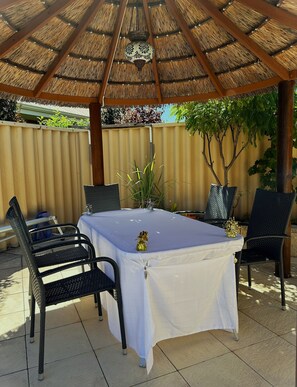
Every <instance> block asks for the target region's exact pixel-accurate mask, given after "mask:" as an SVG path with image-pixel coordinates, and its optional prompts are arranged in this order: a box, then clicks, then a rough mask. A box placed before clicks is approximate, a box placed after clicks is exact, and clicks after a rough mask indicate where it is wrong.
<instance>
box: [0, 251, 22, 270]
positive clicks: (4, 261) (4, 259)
mask: <svg viewBox="0 0 297 387" xmlns="http://www.w3.org/2000/svg"><path fill="white" fill-rule="evenodd" d="M21 267H22V258H21V255H15V254H7V253H1V256H0V270H3V269H17V270H20V269H21Z"/></svg>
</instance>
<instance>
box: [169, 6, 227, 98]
mask: <svg viewBox="0 0 297 387" xmlns="http://www.w3.org/2000/svg"><path fill="white" fill-rule="evenodd" d="M165 3H166V6H167V9H168V11H169V13H170V14H171V16H172V17H173V18H174V19H175V20H176V22H177V24H178V25H179V27H180V29H181V30H182V32H183V34H184V37H185V39H186V41H187V42H188V44H189V45H190V47H192V50H193V51H194V53H195V55H196V58H197V60H198V62H199V63H200V64H201V65H202V67H203V68H204V71H205V72H206V73H207V74H208V76H209V78H210V80H211V82H212V83H213V85H214V87H215V89H216V90H217V92H218V93H219V95H220V96H223V95H224V94H225V90H224V89H223V87H222V85H221V83H220V81H219V79H218V77H217V76H216V75H215V73H214V71H213V69H212V67H211V65H210V63H209V61H208V59H207V57H206V55H205V54H204V53H203V52H202V50H201V48H200V46H199V44H198V42H197V40H196V39H195V37H194V36H193V34H192V32H191V30H190V28H189V27H188V24H187V23H186V21H185V20H184V18H183V17H182V14H181V13H180V11H179V10H178V8H177V6H176V4H175V2H174V1H173V0H165Z"/></svg>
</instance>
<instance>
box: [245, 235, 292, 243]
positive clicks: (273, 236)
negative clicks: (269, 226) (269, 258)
mask: <svg viewBox="0 0 297 387" xmlns="http://www.w3.org/2000/svg"><path fill="white" fill-rule="evenodd" d="M289 238H291V237H290V235H286V234H283V235H261V236H256V237H250V238H248V237H245V238H244V245H246V243H247V242H251V241H256V240H261V239H289Z"/></svg>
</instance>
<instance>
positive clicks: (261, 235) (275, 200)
mask: <svg viewBox="0 0 297 387" xmlns="http://www.w3.org/2000/svg"><path fill="white" fill-rule="evenodd" d="M294 200H295V193H280V192H272V191H265V190H262V189H257V191H256V195H255V199H254V203H253V208H252V212H251V216H250V220H249V224H248V230H247V236H246V238H245V248H244V249H243V250H242V251H241V252H238V253H237V254H236V258H237V264H236V284H237V290H238V286H239V271H240V266H247V268H248V284H249V286H250V287H251V285H252V280H251V265H258V264H264V263H267V262H276V263H277V264H278V266H279V276H280V283H281V303H282V308H283V309H285V307H286V300H285V288H284V270H283V243H284V239H285V238H289V236H287V235H286V234H285V233H286V229H287V225H288V222H289V220H290V216H291V212H292V207H293V204H294Z"/></svg>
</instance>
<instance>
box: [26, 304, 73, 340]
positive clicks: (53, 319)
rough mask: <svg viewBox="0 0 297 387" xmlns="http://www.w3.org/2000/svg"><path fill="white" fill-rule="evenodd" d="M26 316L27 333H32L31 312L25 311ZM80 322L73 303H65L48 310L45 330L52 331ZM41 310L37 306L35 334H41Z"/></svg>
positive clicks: (50, 307)
mask: <svg viewBox="0 0 297 387" xmlns="http://www.w3.org/2000/svg"><path fill="white" fill-rule="evenodd" d="M25 316H26V333H27V334H29V332H30V318H29V316H30V311H29V309H27V310H26V311H25ZM77 322H80V318H79V315H78V313H77V311H76V309H75V307H74V305H73V304H72V303H63V304H58V305H52V306H49V307H48V308H46V323H45V329H46V330H48V329H52V328H57V327H61V326H63V325H69V324H74V323H77ZM39 323H40V320H39V309H38V306H36V315H35V332H39Z"/></svg>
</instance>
